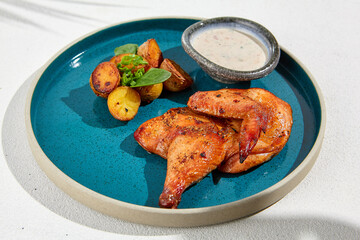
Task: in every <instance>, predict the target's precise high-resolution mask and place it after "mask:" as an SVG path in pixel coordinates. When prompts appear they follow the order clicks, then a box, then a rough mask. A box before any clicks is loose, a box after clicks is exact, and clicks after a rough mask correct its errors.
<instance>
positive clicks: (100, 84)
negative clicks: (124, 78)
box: [90, 62, 120, 98]
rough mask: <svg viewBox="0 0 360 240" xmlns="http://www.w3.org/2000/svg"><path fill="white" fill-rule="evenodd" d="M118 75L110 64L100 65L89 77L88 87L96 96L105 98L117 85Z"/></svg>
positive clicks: (114, 67)
mask: <svg viewBox="0 0 360 240" xmlns="http://www.w3.org/2000/svg"><path fill="white" fill-rule="evenodd" d="M119 83H120V73H119V70H118V69H117V67H116V65H115V64H114V63H112V62H103V63H100V64H99V65H98V66H97V67H96V68H95V69H94V71H93V72H92V74H91V76H90V87H91V89H92V90H93V91H94V93H95V94H96V95H97V96H101V97H103V98H107V97H108V96H109V94H110V93H111V92H112V91H113V90H114V89H115V88H116V87H117V86H118V85H119Z"/></svg>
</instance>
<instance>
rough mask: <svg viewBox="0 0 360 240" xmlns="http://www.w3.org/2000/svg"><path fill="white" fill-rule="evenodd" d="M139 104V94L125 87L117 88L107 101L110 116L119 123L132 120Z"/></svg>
mask: <svg viewBox="0 0 360 240" xmlns="http://www.w3.org/2000/svg"><path fill="white" fill-rule="evenodd" d="M140 103H141V98H140V94H139V93H138V92H137V91H136V90H135V89H133V88H131V87H127V86H120V87H117V88H116V89H115V90H114V91H112V92H111V93H110V94H109V97H108V99H107V105H108V108H109V112H110V114H111V115H112V116H113V117H114V118H116V119H118V120H121V121H129V120H131V119H133V118H134V117H135V115H136V114H137V112H138V110H139V107H140Z"/></svg>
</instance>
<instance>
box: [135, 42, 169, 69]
mask: <svg viewBox="0 0 360 240" xmlns="http://www.w3.org/2000/svg"><path fill="white" fill-rule="evenodd" d="M137 54H138V55H139V56H141V57H143V58H144V59H145V60H146V61H147V62H148V63H149V65H150V66H151V67H154V68H158V67H159V66H160V64H161V62H162V61H163V59H164V58H163V54H162V52H161V50H160V47H159V45H158V43H157V42H156V40H155V39H153V38H152V39H148V40H147V41H146V42H144V43H143V44H141V45H140V46H139V48H138V50H137Z"/></svg>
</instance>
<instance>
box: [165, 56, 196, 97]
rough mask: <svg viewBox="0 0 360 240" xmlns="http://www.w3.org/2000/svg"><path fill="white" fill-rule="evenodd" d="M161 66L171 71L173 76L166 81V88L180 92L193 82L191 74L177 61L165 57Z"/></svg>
mask: <svg viewBox="0 0 360 240" xmlns="http://www.w3.org/2000/svg"><path fill="white" fill-rule="evenodd" d="M160 68H162V69H165V70H167V71H169V72H170V73H171V77H170V78H169V79H168V80H166V81H165V82H164V88H165V89H166V90H168V91H171V92H180V91H182V90H184V89H186V88H188V87H190V86H191V85H192V84H193V82H194V81H193V80H192V78H191V77H190V75H189V74H188V73H187V72H185V71H184V70H183V69H182V68H181V67H180V66H179V65H178V64H177V63H176V62H174V61H173V60H170V59H168V58H165V59H164V61H163V62H162V63H161V65H160Z"/></svg>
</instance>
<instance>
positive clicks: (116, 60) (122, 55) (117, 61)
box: [109, 53, 150, 74]
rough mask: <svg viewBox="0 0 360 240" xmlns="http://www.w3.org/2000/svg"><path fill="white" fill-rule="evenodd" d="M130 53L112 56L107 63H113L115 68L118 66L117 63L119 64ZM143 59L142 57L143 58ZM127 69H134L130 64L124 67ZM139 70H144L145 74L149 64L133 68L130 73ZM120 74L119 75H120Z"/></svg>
mask: <svg viewBox="0 0 360 240" xmlns="http://www.w3.org/2000/svg"><path fill="white" fill-rule="evenodd" d="M130 54H131V53H124V54H120V55H117V56H114V57H112V58H111V59H110V61H109V62H112V63H114V64H115V65H116V66H117V65H118V63H121V60H122V59H123V57H125V56H128V55H130ZM143 58H144V57H143ZM145 60H146V59H145ZM126 67H127V68H129V69H131V68H132V67H134V66H133V65H132V64H129V65H126ZM140 68H144V69H145V72H146V71H147V70H148V69H149V68H150V65H149V64H140V65H138V66H135V67H134V69H133V70H131V72H133V73H134V72H136V71H137V70H138V69H140ZM120 74H121V73H120Z"/></svg>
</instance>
